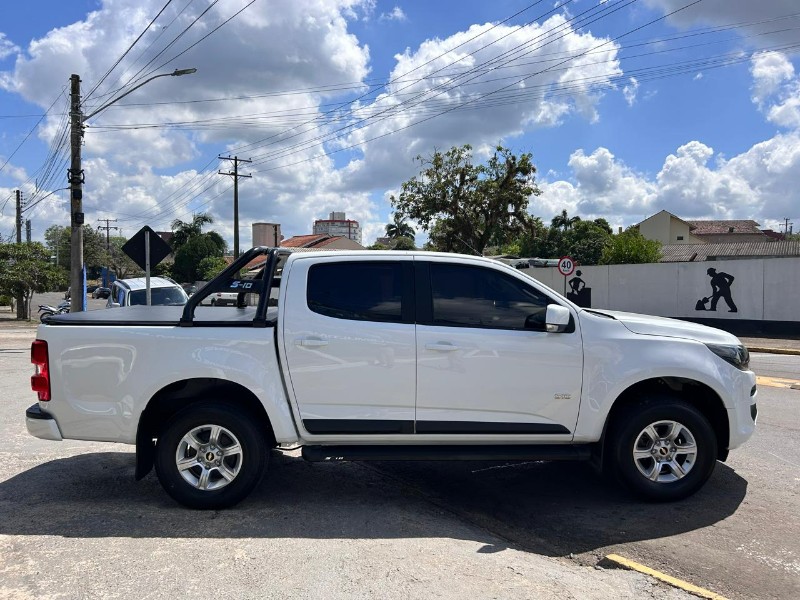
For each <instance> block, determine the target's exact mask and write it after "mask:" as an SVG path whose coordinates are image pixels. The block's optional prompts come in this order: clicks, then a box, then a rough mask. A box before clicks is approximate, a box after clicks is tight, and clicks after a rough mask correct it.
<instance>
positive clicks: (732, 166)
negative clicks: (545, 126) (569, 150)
mask: <svg viewBox="0 0 800 600" xmlns="http://www.w3.org/2000/svg"><path fill="white" fill-rule="evenodd" d="M713 158H715V153H714V150H713V149H712V148H710V147H709V146H707V145H705V144H703V143H701V142H698V141H692V142H689V143H687V144H684V145H683V146H681V147H679V148H678V149H677V150H676V152H675V153H674V154H670V155H669V156H667V157H666V159H665V160H664V164H663V165H662V167H661V169H660V171H659V172H658V174H657V175H656V176H655V178H652V177H648V176H646V175H645V174H642V173H636V172H634V171H633V170H632V169H630V168H629V167H628V166H626V165H625V163H624V162H622V161H620V160H618V159H617V158H615V157H614V155H613V154H612V153H611V152H610V151H609V150H608V149H606V148H598V149H596V150H595V151H594V152H592V153H591V154H589V155H586V154H585V153H584V152H583V151H582V150H578V151H576V152H575V153H573V155H572V156H571V157H570V161H569V165H570V167H571V168H572V172H573V180H572V181H563V180H562V181H548V180H544V181H542V182H541V183H540V185H541V187H542V190H543V192H544V193H543V194H542V195H541V196H539V197H538V198H536V199H534V200H533V202H532V206H531V208H532V210H533V212H534V213H535V214H538V215H541V216H543V218H545V219H547V218H549V217H550V216H553V215H555V214H557V213H558V212H560V211H561V209H562V208H567V209H568V210H569V212H570V213H571V214H578V215H580V216H581V217H585V218H595V217H605V218H607V219H609V221H610V222H612V223H620V224H624V225H632V224H634V223H637V222H639V221H641V220H642V219H643V218H645V217H646V216H648V215H651V214H654V213H656V212H658V211H659V210H662V209H665V210H668V211H670V212H671V213H673V214H676V215H678V216H679V217H682V218H717V219H736V218H738V219H756V220H759V219H761V218H763V217H764V216H767V215H775V214H794V213H793V211H796V210H797V206H796V202H795V201H794V198H795V195H794V190H795V189H796V185H797V178H798V175H800V133H799V132H792V133H787V134H781V135H777V136H776V137H774V138H772V139H770V140H767V141H764V142H761V143H758V144H755V145H754V146H753V147H752V148H750V149H749V150H748V151H746V152H744V153H742V154H740V155H738V156H735V157H734V158H731V159H730V160H727V161H726V160H723V159H722V158H721V157H719V156H716V158H717V160H716V161H715V162H714V166H710V163H712V159H713Z"/></svg>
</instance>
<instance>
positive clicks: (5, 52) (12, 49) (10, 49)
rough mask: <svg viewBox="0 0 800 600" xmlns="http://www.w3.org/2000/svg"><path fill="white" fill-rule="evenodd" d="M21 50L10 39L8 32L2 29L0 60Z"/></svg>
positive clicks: (0, 32) (0, 34) (0, 35)
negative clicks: (7, 35)
mask: <svg viewBox="0 0 800 600" xmlns="http://www.w3.org/2000/svg"><path fill="white" fill-rule="evenodd" d="M17 52H19V47H18V46H17V45H16V44H13V43H12V42H11V41H9V40H8V38H7V37H6V34H5V33H3V32H2V31H0V60H3V59H4V58H6V57H8V56H11V55H12V54H16V53H17Z"/></svg>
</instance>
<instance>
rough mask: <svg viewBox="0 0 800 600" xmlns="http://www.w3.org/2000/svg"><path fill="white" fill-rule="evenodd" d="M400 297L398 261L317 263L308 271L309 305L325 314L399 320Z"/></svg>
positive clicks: (400, 282)
mask: <svg viewBox="0 0 800 600" xmlns="http://www.w3.org/2000/svg"><path fill="white" fill-rule="evenodd" d="M402 297H403V269H402V265H401V264H400V263H399V262H341V263H332V264H331V263H329V264H320V265H314V266H313V267H311V269H310V271H309V273H308V290H307V300H308V307H309V308H310V309H311V310H313V311H314V312H316V313H319V314H321V315H326V316H328V317H336V318H337V319H353V320H356V321H388V322H394V323H400V322H402V311H401V305H402Z"/></svg>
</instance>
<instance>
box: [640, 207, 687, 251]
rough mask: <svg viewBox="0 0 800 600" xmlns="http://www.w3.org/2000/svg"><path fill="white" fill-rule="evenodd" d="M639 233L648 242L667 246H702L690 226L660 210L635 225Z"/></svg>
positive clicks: (669, 213)
mask: <svg viewBox="0 0 800 600" xmlns="http://www.w3.org/2000/svg"><path fill="white" fill-rule="evenodd" d="M637 227H638V228H639V233H641V234H642V235H643V236H644V237H646V238H647V239H648V240H656V241H658V242H661V243H662V244H663V245H667V244H702V243H703V240H701V239H700V238H698V237H695V236H694V235H693V234H692V224H691V223H690V222H689V221H684V220H683V219H681V218H679V217H676V216H675V215H673V214H672V213H671V212H668V211H666V210H662V211H660V212H657V213H656V214H654V215H653V216H651V217H647V218H646V219H645V220H644V221H642V222H641V223H639V224H638V225H637Z"/></svg>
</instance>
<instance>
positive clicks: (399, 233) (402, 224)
mask: <svg viewBox="0 0 800 600" xmlns="http://www.w3.org/2000/svg"><path fill="white" fill-rule="evenodd" d="M415 233H416V232H415V231H414V228H413V227H411V225H409V224H408V223H406V221H405V219H404V218H403V216H402V215H401V214H400V213H398V212H395V213H394V219H393V221H392V222H391V223H389V224H388V225H387V226H386V236H387V237H388V238H390V239H393V240H396V239H399V238H412V239H413V238H414V234H415Z"/></svg>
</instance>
